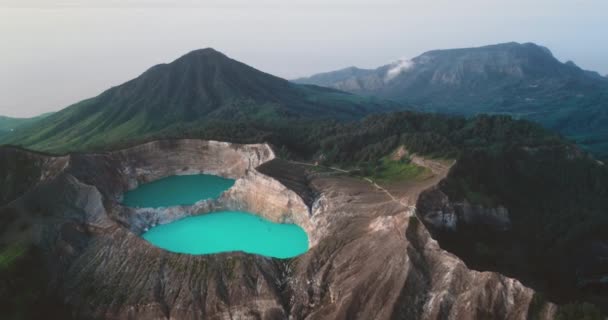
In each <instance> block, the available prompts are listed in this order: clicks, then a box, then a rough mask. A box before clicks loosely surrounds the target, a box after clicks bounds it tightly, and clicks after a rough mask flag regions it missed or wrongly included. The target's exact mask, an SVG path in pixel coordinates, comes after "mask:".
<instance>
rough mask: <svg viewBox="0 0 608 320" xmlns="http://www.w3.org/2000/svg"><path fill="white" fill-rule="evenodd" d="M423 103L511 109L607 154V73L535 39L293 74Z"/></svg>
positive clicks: (457, 110)
mask: <svg viewBox="0 0 608 320" xmlns="http://www.w3.org/2000/svg"><path fill="white" fill-rule="evenodd" d="M294 82H295V83H300V84H314V85H319V86H325V87H329V88H334V89H338V90H343V91H347V92H351V93H355V94H359V95H364V96H374V97H379V98H384V99H391V100H394V101H396V102H400V103H406V104H410V105H413V106H416V108H417V109H419V110H423V111H431V112H442V113H450V114H460V115H474V114H479V113H487V114H508V115H512V116H514V117H516V118H524V119H529V120H532V121H536V122H539V123H541V124H542V125H544V126H545V127H547V128H550V129H553V130H556V131H558V132H560V133H562V134H564V135H565V136H567V137H570V138H572V139H574V140H575V141H577V142H578V143H580V144H581V145H583V146H584V147H586V148H588V149H590V150H592V151H594V152H596V153H597V154H602V155H608V78H606V77H603V76H601V75H599V74H598V73H596V72H592V71H587V70H583V69H581V68H579V67H578V66H576V65H575V64H574V63H573V62H571V61H569V62H566V63H562V62H560V61H559V60H557V59H556V58H555V57H554V56H553V55H552V53H551V51H549V49H547V48H545V47H542V46H538V45H536V44H533V43H524V44H520V43H514V42H513V43H504V44H497V45H491V46H484V47H478V48H466V49H451V50H434V51H429V52H426V53H423V54H422V55H420V56H418V57H415V58H413V59H411V60H401V61H397V62H395V63H392V64H388V65H385V66H381V67H379V68H377V69H359V68H356V67H350V68H346V69H342V70H338V71H333V72H327V73H322V74H317V75H313V76H311V77H309V78H301V79H296V80H294Z"/></svg>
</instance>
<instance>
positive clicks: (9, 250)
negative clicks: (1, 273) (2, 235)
mask: <svg viewBox="0 0 608 320" xmlns="http://www.w3.org/2000/svg"><path fill="white" fill-rule="evenodd" d="M26 251H27V249H26V248H25V247H24V246H23V245H21V244H12V245H10V246H8V247H6V248H2V249H0V270H6V269H8V268H10V267H12V266H13V265H14V264H15V262H16V261H17V260H18V259H19V258H20V257H22V256H23V255H24V254H25V252H26Z"/></svg>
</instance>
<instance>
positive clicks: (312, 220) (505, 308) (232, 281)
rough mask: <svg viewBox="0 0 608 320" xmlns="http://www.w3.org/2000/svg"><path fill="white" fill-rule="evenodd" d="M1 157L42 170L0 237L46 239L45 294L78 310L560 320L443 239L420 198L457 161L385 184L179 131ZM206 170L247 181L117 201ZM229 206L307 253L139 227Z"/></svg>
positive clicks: (121, 314) (14, 204) (0, 241)
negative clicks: (181, 244) (65, 151)
mask: <svg viewBox="0 0 608 320" xmlns="http://www.w3.org/2000/svg"><path fill="white" fill-rule="evenodd" d="M0 154H1V155H2V157H1V158H2V159H7V158H15V157H21V158H23V157H25V160H23V161H22V162H30V163H31V165H32V167H35V168H38V170H39V171H37V172H45V174H37V175H34V176H33V177H34V178H32V182H31V183H29V184H28V188H27V189H28V190H27V191H25V192H19V193H14V194H15V195H16V196H15V197H14V198H15V199H5V200H3V201H2V202H0V205H1V206H2V207H0V213H1V215H2V216H5V215H6V214H7V213H9V212H17V213H18V217H28V219H29V220H28V221H30V224H29V225H28V226H29V227H28V228H26V229H22V228H19V226H20V225H22V222H23V221H19V219H23V218H18V219H17V220H14V221H10V222H9V223H8V225H7V226H6V227H5V229H3V231H2V234H0V245H2V246H4V245H6V244H7V243H10V242H11V241H14V240H15V238H16V236H15V234H19V238H20V239H27V241H29V243H30V244H31V245H32V246H33V247H35V248H38V249H41V250H39V251H40V252H42V253H41V256H42V258H43V259H42V261H43V263H41V264H40V265H39V268H42V269H43V270H48V271H49V272H48V274H49V279H48V286H47V287H46V288H45V289H46V290H45V292H46V293H47V295H49V296H54V297H60V300H61V301H62V302H63V303H64V304H65V305H66V306H67V308H68V309H69V312H70V313H71V314H72V315H73V316H74V317H76V318H109V319H134V318H136V319H188V318H205V319H287V318H291V319H489V318H492V319H527V318H529V317H536V319H550V318H552V315H553V313H554V312H555V306H554V305H552V304H550V303H546V302H544V301H542V300H539V299H537V298H535V293H534V291H533V290H531V289H529V288H527V287H525V286H523V285H522V284H521V283H520V282H518V281H517V280H514V279H510V278H507V277H505V276H502V275H500V274H498V273H492V272H477V271H472V270H470V269H468V268H467V266H466V265H465V264H464V263H463V262H462V261H461V260H460V259H458V258H457V257H456V256H454V255H452V254H450V253H448V252H446V251H444V250H442V249H441V248H440V247H439V245H438V244H437V242H436V241H435V240H433V239H432V237H431V236H430V234H429V232H428V231H427V229H426V228H425V226H424V225H423V224H422V223H421V222H420V221H419V220H418V218H417V217H416V215H415V207H416V205H417V199H418V195H419V194H420V192H421V191H422V190H424V189H426V188H429V187H432V186H433V185H435V184H436V183H437V182H438V181H439V180H441V179H442V178H443V177H444V176H445V173H446V171H445V170H447V169H448V167H444V171H441V167H437V166H436V167H434V168H435V170H436V172H434V173H435V174H434V176H433V177H431V178H429V179H427V180H425V181H424V182H423V183H422V184H403V185H396V186H391V187H387V188H385V187H381V186H378V185H376V184H374V183H370V182H369V181H366V180H362V179H357V178H352V177H348V176H345V175H343V174H342V173H339V172H331V171H330V172H317V171H315V170H310V169H309V168H308V167H305V166H302V165H296V164H292V163H288V162H285V161H277V160H273V159H274V157H275V156H274V153H273V152H272V150H271V149H270V148H269V147H268V146H267V145H261V144H260V145H235V144H229V143H221V142H213V141H200V140H173V141H156V142H151V143H148V144H145V145H140V146H137V147H133V148H129V149H125V150H120V151H115V152H110V153H104V154H74V155H69V156H65V157H59V158H54V157H51V156H44V155H36V156H32V155H31V154H30V153H28V152H26V151H21V150H15V149H0ZM28 157H33V159H34V160H35V161H33V160H29V158H28ZM21 158H20V159H21ZM39 159H42V160H39ZM60 163H63V164H64V165H58V164H60ZM261 164H263V165H262V166H260V165H261ZM256 168H260V170H258V169H256ZM437 170H439V171H437ZM200 172H203V173H211V174H217V175H221V176H225V177H231V178H236V179H237V182H236V183H235V185H234V186H233V187H232V188H231V189H230V190H228V191H227V192H225V193H224V194H223V195H222V196H221V197H220V198H218V199H215V200H209V201H201V202H198V203H197V204H195V205H193V206H187V207H182V208H168V209H164V210H150V209H132V208H125V207H123V206H121V205H120V203H119V201H120V198H121V195H122V193H123V192H124V191H125V190H128V189H130V188H134V187H135V186H136V185H137V184H138V183H142V182H146V181H151V180H155V179H158V178H161V177H164V176H168V175H174V174H190V173H200ZM7 173H8V171H7V169H6V167H3V168H2V174H3V176H7V175H8V174H7ZM287 186H289V188H288V187H287ZM218 209H243V210H248V211H251V212H254V213H257V214H260V215H262V216H265V217H267V218H269V219H272V220H275V221H293V222H295V223H297V224H299V225H301V226H302V227H303V228H304V229H305V230H306V231H307V232H308V234H309V237H310V250H309V251H308V252H307V253H305V254H303V255H301V256H299V257H297V258H294V259H291V260H278V259H271V258H267V257H262V256H256V255H249V254H244V253H239V252H235V253H223V254H216V255H204V256H192V255H184V254H175V253H170V252H166V251H163V250H161V249H158V248H155V247H154V246H152V245H151V244H149V243H148V242H146V241H145V240H143V239H142V238H140V237H139V234H140V233H141V232H142V231H143V230H144V229H145V228H148V227H150V226H152V225H154V224H158V223H167V222H170V221H172V220H174V219H177V218H179V217H182V216H184V215H189V214H204V213H205V212H209V211H212V210H218ZM0 292H1V291H0Z"/></svg>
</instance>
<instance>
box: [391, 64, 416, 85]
mask: <svg viewBox="0 0 608 320" xmlns="http://www.w3.org/2000/svg"><path fill="white" fill-rule="evenodd" d="M413 65H414V62H413V61H411V60H407V59H400V60H399V61H397V62H394V63H393V64H392V65H391V68H390V69H388V71H387V72H386V76H385V77H384V81H385V82H389V81H391V80H393V79H395V77H396V76H398V75H400V74H401V73H403V72H405V71H407V70H409V69H410V68H411V67H412V66H413Z"/></svg>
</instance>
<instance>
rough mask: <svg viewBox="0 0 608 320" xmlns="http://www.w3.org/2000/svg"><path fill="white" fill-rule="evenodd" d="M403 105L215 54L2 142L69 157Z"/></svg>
mask: <svg viewBox="0 0 608 320" xmlns="http://www.w3.org/2000/svg"><path fill="white" fill-rule="evenodd" d="M396 106H397V104H395V103H388V102H382V101H377V100H376V99H373V98H361V97H359V96H356V95H353V94H350V93H345V92H341V91H338V90H334V89H328V88H323V87H318V86H312V85H299V84H294V83H291V82H289V81H287V80H285V79H281V78H278V77H275V76H272V75H270V74H267V73H264V72H261V71H258V70H256V69H254V68H252V67H250V66H247V65H245V64H243V63H241V62H238V61H236V60H233V59H230V58H228V57H227V56H225V55H224V54H222V53H220V52H218V51H215V50H213V49H210V48H208V49H201V50H196V51H192V52H190V53H188V54H186V55H184V56H182V57H180V58H179V59H177V60H175V61H173V62H171V63H169V64H160V65H157V66H154V67H152V68H150V69H149V70H147V71H146V72H144V73H143V74H142V75H141V76H139V77H137V78H135V79H133V80H131V81H128V82H126V83H124V84H122V85H119V86H117V87H113V88H111V89H109V90H107V91H105V92H103V93H102V94H100V95H99V96H97V97H94V98H91V99H88V100H84V101H81V102H79V103H76V104H74V105H72V106H69V107H67V108H65V109H63V110H61V111H59V112H57V113H55V114H53V115H51V116H49V117H47V118H45V119H42V120H41V121H37V122H36V123H35V125H31V126H29V127H25V128H22V129H20V130H18V131H15V132H13V133H11V134H8V135H4V136H3V137H0V143H7V144H17V145H22V146H26V147H29V148H33V149H38V150H49V151H65V150H70V149H77V148H83V147H89V146H102V145H108V144H112V143H115V142H117V141H122V140H125V139H132V138H135V137H137V138H142V137H145V136H147V135H150V134H157V133H159V132H163V131H170V130H176V128H177V127H184V126H188V127H196V126H197V125H200V124H201V123H203V122H205V121H209V120H213V119H220V120H227V121H234V120H277V119H321V118H326V119H356V118H360V117H362V116H364V115H367V114H369V113H373V112H383V111H389V110H394V109H396Z"/></svg>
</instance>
